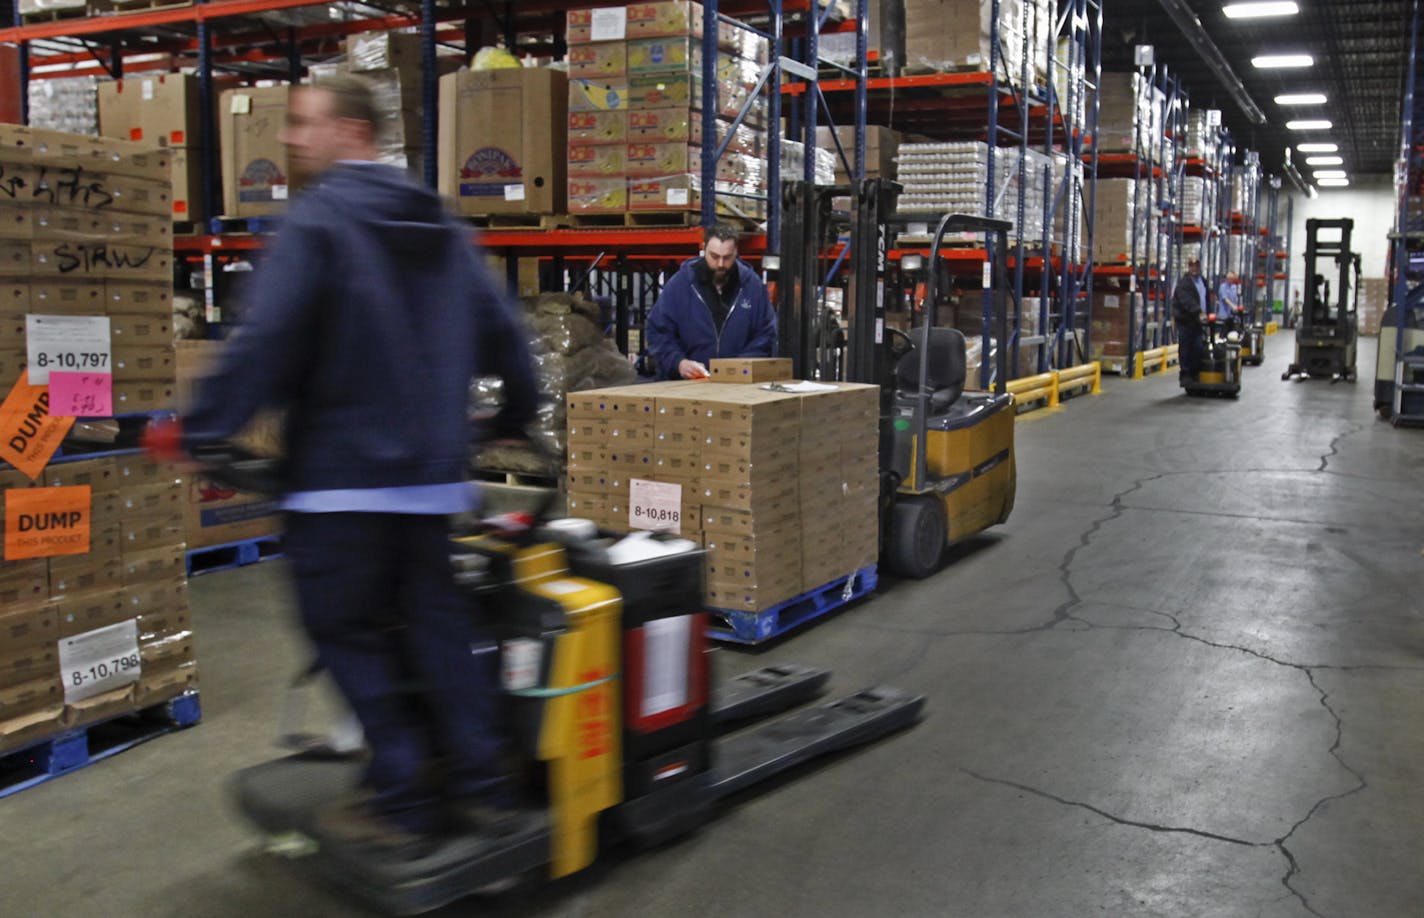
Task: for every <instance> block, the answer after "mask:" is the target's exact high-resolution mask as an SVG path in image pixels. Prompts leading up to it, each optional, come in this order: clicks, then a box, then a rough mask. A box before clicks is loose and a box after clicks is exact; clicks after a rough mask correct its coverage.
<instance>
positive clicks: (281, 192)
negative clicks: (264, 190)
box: [272, 185, 287, 201]
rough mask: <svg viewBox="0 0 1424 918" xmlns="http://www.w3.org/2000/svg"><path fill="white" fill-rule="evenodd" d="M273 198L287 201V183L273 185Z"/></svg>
mask: <svg viewBox="0 0 1424 918" xmlns="http://www.w3.org/2000/svg"><path fill="white" fill-rule="evenodd" d="M272 200H274V201H285V200H287V186H286V185H273V186H272Z"/></svg>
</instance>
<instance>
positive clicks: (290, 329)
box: [183, 163, 537, 491]
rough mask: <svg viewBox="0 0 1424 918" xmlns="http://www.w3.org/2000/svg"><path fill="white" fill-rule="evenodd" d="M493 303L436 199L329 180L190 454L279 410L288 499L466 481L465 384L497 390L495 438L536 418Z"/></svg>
mask: <svg viewBox="0 0 1424 918" xmlns="http://www.w3.org/2000/svg"><path fill="white" fill-rule="evenodd" d="M499 291H500V288H499V287H497V286H496V285H495V283H494V281H493V280H492V279H491V278H490V277H489V275H488V274H487V273H486V272H485V270H484V268H483V266H482V265H481V264H480V262H479V259H478V258H477V257H476V255H475V251H474V249H473V247H472V246H471V244H470V242H469V230H468V229H467V228H464V227H461V226H460V225H459V224H457V223H456V222H455V221H454V220H453V219H451V218H450V217H449V216H448V215H447V214H446V213H445V211H444V208H443V207H442V205H441V202H440V199H439V197H437V196H436V195H435V193H434V192H432V191H430V190H428V189H425V188H422V187H420V186H417V185H415V184H414V183H412V182H411V181H409V180H408V179H407V178H406V177H405V176H404V174H402V173H401V172H400V171H399V170H396V169H394V168H391V167H389V166H381V165H376V164H374V163H350V164H340V165H337V166H335V167H333V168H332V169H330V170H328V171H327V172H326V173H325V174H324V175H323V176H322V178H321V180H320V181H319V182H318V183H317V184H316V185H315V186H313V187H311V188H310V189H308V190H307V191H306V192H304V193H303V194H302V195H301V196H300V197H299V198H297V199H296V200H295V201H294V202H293V204H292V206H291V208H290V210H289V211H288V214H287V216H286V218H285V219H284V221H283V224H282V228H281V231H280V232H279V233H278V234H277V237H276V238H275V239H274V240H273V241H272V244H271V245H270V246H269V247H268V250H267V253H266V256H265V258H264V259H263V261H262V262H261V264H260V265H259V266H258V269H257V271H256V272H255V273H254V275H253V277H252V280H251V282H250V284H249V285H248V286H247V288H246V290H245V293H244V297H243V300H244V303H245V304H246V307H247V312H246V315H245V317H244V322H243V324H242V325H241V327H240V328H239V330H238V332H237V334H236V336H235V337H234V338H233V340H232V341H231V342H230V344H229V345H228V346H227V347H226V348H225V349H224V351H223V354H222V357H221V359H220V361H219V366H218V370H217V372H216V374H215V375H214V376H211V377H209V378H208V379H206V380H204V382H203V383H202V385H201V386H200V388H199V390H198V395H197V398H196V400H195V402H194V404H193V406H192V407H191V409H190V410H189V411H188V413H187V414H186V416H185V417H184V419H183V438H184V443H185V445H186V446H189V447H192V446H196V445H199V444H203V443H211V442H214V441H219V440H225V439H227V438H229V437H232V436H233V435H234V434H236V433H237V432H238V431H239V430H240V429H241V428H242V427H243V426H244V425H245V424H246V423H247V422H248V421H249V420H250V419H251V418H252V417H253V416H254V415H255V414H256V413H257V412H258V411H259V410H261V409H263V408H268V407H274V408H286V409H287V420H286V430H285V433H286V438H287V479H288V480H287V486H288V488H289V489H290V490H292V491H323V490H331V489H338V488H340V489H345V488H389V487H405V486H411V485H430V484H445V483H448V482H457V481H462V480H464V478H465V474H466V465H467V462H468V458H469V455H470V452H471V443H472V440H473V429H472V427H471V422H470V419H469V383H470V380H471V378H472V377H474V376H477V375H480V376H485V375H488V376H500V377H502V378H503V379H504V391H505V407H504V410H503V414H502V415H501V417H500V418H499V419H498V422H497V423H498V426H499V427H500V428H502V429H503V428H511V427H514V426H517V425H522V424H523V423H524V422H526V421H528V420H529V419H530V418H532V417H533V414H534V409H535V406H536V398H537V395H536V390H535V381H534V375H533V370H532V365H531V362H530V358H529V353H528V350H527V347H526V344H525V336H524V333H523V330H522V328H521V326H520V322H519V319H518V317H517V315H516V314H515V313H514V311H513V309H512V308H511V307H510V306H509V305H508V304H507V303H506V302H505V299H504V297H503V295H502V294H501V293H500V292H499Z"/></svg>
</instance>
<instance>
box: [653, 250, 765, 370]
mask: <svg viewBox="0 0 1424 918" xmlns="http://www.w3.org/2000/svg"><path fill="white" fill-rule="evenodd" d="M647 332H648V350H649V351H651V352H652V355H653V359H654V360H655V361H656V362H657V368H658V376H659V377H660V378H662V379H702V378H704V377H706V376H707V365H708V362H709V361H710V360H711V359H712V358H713V357H775V356H776V313H775V312H774V311H773V310H772V308H771V301H770V300H769V299H768V298H767V295H766V286H765V285H763V284H762V282H761V278H759V277H757V276H756V273H755V272H754V271H752V269H751V268H749V267H747V266H746V265H745V264H743V263H742V262H741V261H740V260H739V259H738V258H737V230H736V228H735V227H733V226H731V225H730V224H727V223H714V224H712V225H711V226H709V227H708V228H707V232H706V233H705V234H704V236H703V253H702V257H701V258H694V259H692V260H690V261H688V262H685V263H684V264H683V265H682V267H681V268H679V269H678V271H677V273H676V274H674V275H673V276H672V278H671V279H669V280H668V282H667V284H666V285H665V286H664V287H663V292H662V295H660V296H659V297H658V301H657V303H655V304H654V305H653V309H652V311H651V312H650V313H648V323H647Z"/></svg>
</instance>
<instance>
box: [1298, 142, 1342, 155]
mask: <svg viewBox="0 0 1424 918" xmlns="http://www.w3.org/2000/svg"><path fill="white" fill-rule="evenodd" d="M1295 148H1296V149H1297V150H1299V151H1300V152H1302V153H1338V152H1339V151H1340V147H1339V145H1337V144H1333V143H1298V144H1296V145H1295Z"/></svg>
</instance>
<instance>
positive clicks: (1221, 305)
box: [1216, 271, 1241, 328]
mask: <svg viewBox="0 0 1424 918" xmlns="http://www.w3.org/2000/svg"><path fill="white" fill-rule="evenodd" d="M1240 307H1241V278H1240V277H1238V276H1237V274H1236V272H1235V271H1232V272H1230V273H1229V274H1227V275H1226V278H1225V279H1224V280H1223V281H1222V282H1221V284H1220V285H1218V286H1217V288H1216V318H1217V321H1219V322H1230V321H1231V320H1232V319H1233V318H1235V317H1236V310H1237V309H1239V308H1240ZM1222 327H1223V328H1224V327H1225V326H1222Z"/></svg>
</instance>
